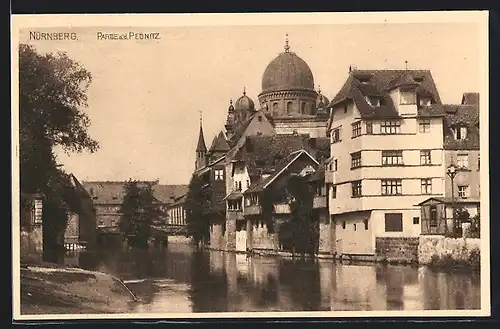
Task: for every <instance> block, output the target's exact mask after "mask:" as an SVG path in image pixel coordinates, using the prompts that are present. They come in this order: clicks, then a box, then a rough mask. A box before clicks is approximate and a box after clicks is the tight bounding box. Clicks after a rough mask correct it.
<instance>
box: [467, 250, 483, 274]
mask: <svg viewBox="0 0 500 329" xmlns="http://www.w3.org/2000/svg"><path fill="white" fill-rule="evenodd" d="M467 265H468V266H469V267H470V268H472V269H476V270H477V269H479V268H480V267H481V251H480V250H479V249H478V248H475V249H472V250H471V252H470V254H469V258H468V259H467Z"/></svg>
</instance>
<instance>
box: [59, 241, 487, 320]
mask: <svg viewBox="0 0 500 329" xmlns="http://www.w3.org/2000/svg"><path fill="white" fill-rule="evenodd" d="M65 263H66V264H68V265H74V266H79V267H82V268H85V269H88V270H97V271H102V272H106V273H109V274H112V275H115V276H117V277H119V278H121V279H122V280H124V281H125V282H126V283H127V285H128V286H129V287H130V289H131V290H132V291H133V292H134V293H135V294H136V295H137V296H138V298H139V300H140V303H137V304H136V305H135V306H134V307H135V308H134V309H133V310H128V311H127V312H130V313H168V312H176V313H177V312H180V313H186V312H241V311H243V312H256V311H259V312H262V311H279V312H287V311H371V310H443V309H444V310H452V309H479V308H480V290H481V289H480V282H479V274H477V273H470V272H436V271H433V270H431V269H428V268H425V267H410V266H395V265H394V266H393V265H381V264H371V263H369V264H348V263H339V262H338V261H337V262H335V261H333V260H316V261H304V260H302V261H301V260H292V259H283V258H274V257H262V258H258V257H257V258H255V257H247V256H246V255H240V254H234V253H223V252H218V251H203V252H197V251H195V250H194V249H193V248H192V247H191V246H190V245H188V244H184V243H170V244H169V246H168V248H167V249H165V250H163V251H161V250H157V251H143V250H133V251H120V250H107V251H99V252H85V251H82V252H78V253H74V254H68V255H66V258H65Z"/></svg>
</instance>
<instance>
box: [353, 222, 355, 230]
mask: <svg viewBox="0 0 500 329" xmlns="http://www.w3.org/2000/svg"><path fill="white" fill-rule="evenodd" d="M353 225H354V231H356V223H354V224H353Z"/></svg>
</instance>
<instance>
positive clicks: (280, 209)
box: [273, 203, 291, 214]
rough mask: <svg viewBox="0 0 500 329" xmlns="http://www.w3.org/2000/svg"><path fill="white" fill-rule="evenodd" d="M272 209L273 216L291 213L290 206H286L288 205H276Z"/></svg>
mask: <svg viewBox="0 0 500 329" xmlns="http://www.w3.org/2000/svg"><path fill="white" fill-rule="evenodd" d="M273 207H274V213H275V214H290V213H291V209H290V204H288V203H277V204H275V205H274V206H273Z"/></svg>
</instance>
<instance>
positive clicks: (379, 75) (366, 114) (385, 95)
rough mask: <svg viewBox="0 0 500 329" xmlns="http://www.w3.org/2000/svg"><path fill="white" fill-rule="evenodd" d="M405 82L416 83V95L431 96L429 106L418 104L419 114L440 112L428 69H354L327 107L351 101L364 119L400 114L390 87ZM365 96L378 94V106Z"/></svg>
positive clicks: (438, 113) (440, 107) (435, 90)
mask: <svg viewBox="0 0 500 329" xmlns="http://www.w3.org/2000/svg"><path fill="white" fill-rule="evenodd" d="M408 84H411V85H415V86H416V92H417V94H418V95H419V96H425V97H431V98H432V100H433V104H432V105H431V106H426V107H420V106H419V109H418V115H419V116H442V115H443V112H444V110H443V108H442V106H441V99H440V97H439V93H438V91H437V88H436V84H435V83H434V80H433V78H432V75H431V72H430V71H429V70H354V71H352V72H351V73H350V75H349V77H348V78H347V80H346V82H345V83H344V85H343V86H342V88H341V89H340V90H339V92H338V93H337V94H336V95H335V97H334V98H333V99H332V101H331V102H330V104H329V105H328V108H330V109H331V108H333V107H334V106H336V105H338V104H340V103H342V102H345V101H351V102H354V104H355V105H356V107H357V109H358V111H359V113H360V115H361V117H363V118H392V117H399V114H398V112H397V110H396V107H395V106H394V103H393V101H392V99H391V97H390V96H389V91H390V90H391V88H395V87H397V86H402V85H408ZM365 96H369V97H371V96H376V97H380V98H381V102H380V106H372V105H371V104H369V103H368V102H367V101H366V99H365ZM333 115H334V111H331V117H330V123H331V120H332V116H333ZM330 123H329V125H330Z"/></svg>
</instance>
